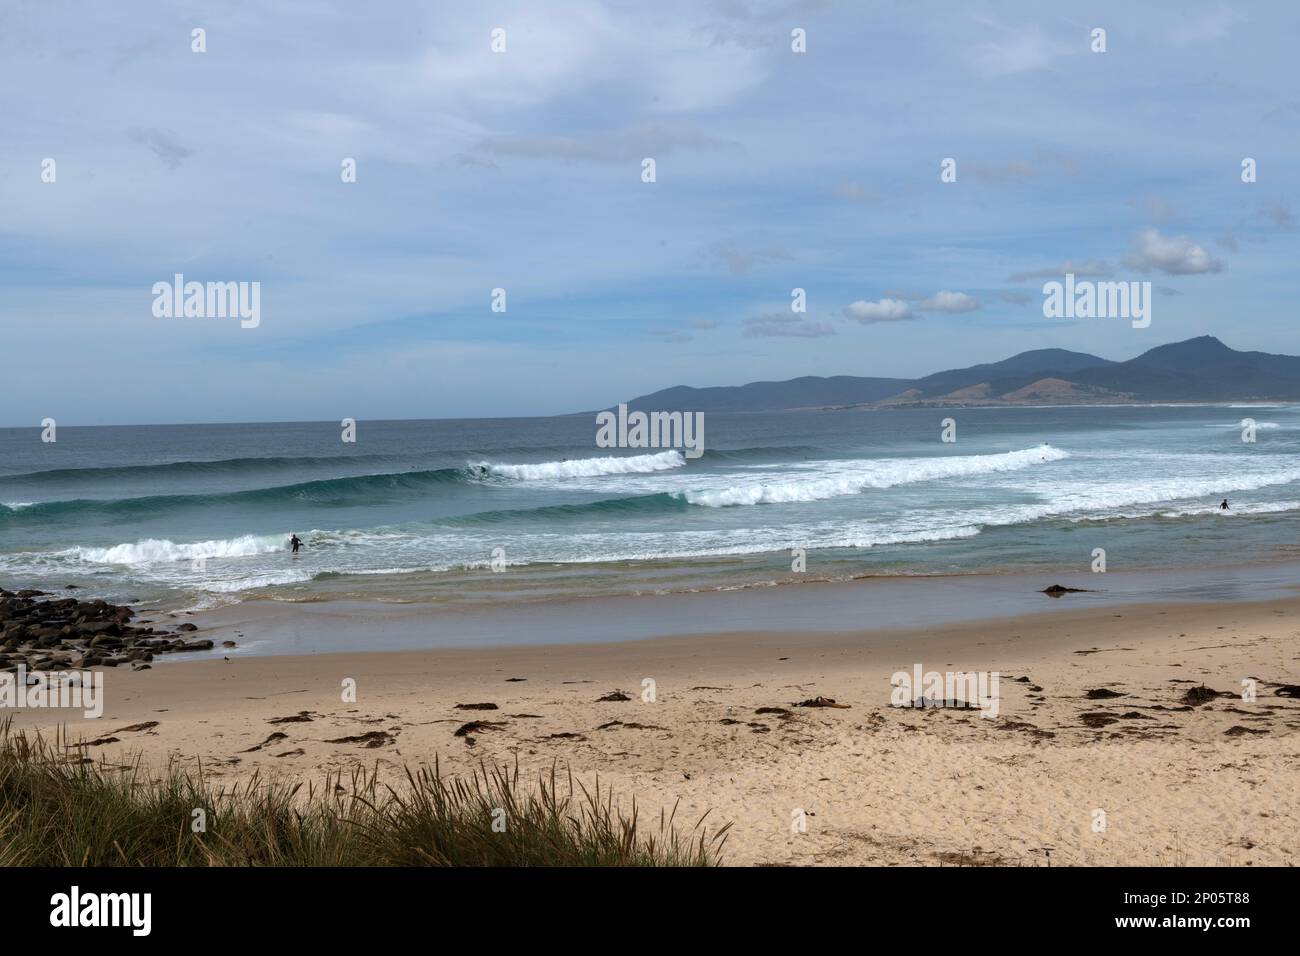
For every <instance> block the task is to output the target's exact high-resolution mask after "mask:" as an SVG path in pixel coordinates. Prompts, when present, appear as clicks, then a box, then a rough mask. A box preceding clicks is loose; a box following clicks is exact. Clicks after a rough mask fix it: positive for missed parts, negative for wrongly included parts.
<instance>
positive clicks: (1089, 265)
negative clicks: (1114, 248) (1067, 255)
mask: <svg viewBox="0 0 1300 956" xmlns="http://www.w3.org/2000/svg"><path fill="white" fill-rule="evenodd" d="M1111 271H1112V270H1111V267H1110V264H1109V263H1106V262H1103V261H1102V260H1100V259H1086V260H1084V261H1082V262H1075V261H1074V260H1073V259H1067V260H1066V261H1065V262H1062V263H1061V264H1060V265H1059V266H1047V267H1046V268H1043V269H1032V270H1030V271H1028V272H1013V273H1011V275H1009V276H1007V281H1008V282H1028V281H1029V280H1030V279H1059V278H1061V277H1062V276H1064V275H1065V274H1066V273H1067V272H1069V273H1072V274H1073V275H1074V277H1075V278H1077V279H1083V278H1088V279H1096V278H1100V277H1102V276H1108V275H1110V274H1111Z"/></svg>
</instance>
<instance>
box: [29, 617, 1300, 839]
mask: <svg viewBox="0 0 1300 956" xmlns="http://www.w3.org/2000/svg"><path fill="white" fill-rule="evenodd" d="M1077 596H1080V595H1072V596H1071V597H1077ZM1038 597H1040V598H1041V599H1042V600H1043V601H1045V602H1047V601H1050V600H1051V599H1050V598H1047V597H1044V596H1042V595H1038ZM1068 600H1069V598H1067V599H1066V601H1068ZM606 626H608V627H610V628H616V627H617V626H618V623H617V622H614V623H607V625H606ZM1298 637H1300V596H1291V597H1287V598H1281V599H1273V600H1268V601H1253V602H1241V603H1232V604H1212V603H1180V602H1171V601H1169V600H1156V601H1148V602H1147V603H1144V604H1130V605H1126V606H1123V607H1118V606H1115V605H1094V606H1081V605H1077V604H1076V605H1070V604H1066V603H1065V602H1064V601H1063V602H1054V606H1053V609H1052V610H1049V611H1045V612H1044V613H1036V614H1030V615H1015V616H1003V617H997V618H987V619H984V620H980V621H966V622H962V623H951V624H947V625H943V626H938V627H928V628H919V629H918V628H892V629H891V628H877V629H874V630H870V631H867V630H864V629H862V628H860V627H859V628H852V629H847V630H843V631H834V632H832V631H824V630H822V631H810V630H807V629H806V628H804V629H786V630H777V629H768V630H751V629H733V630H732V631H729V632H719V633H711V634H695V635H676V636H667V637H658V638H652V639H647V640H640V641H622V642H605V643H597V644H566V645H554V644H549V645H545V644H534V645H531V646H518V647H501V646H492V647H477V648H465V647H458V648H450V647H443V648H427V649H421V650H414V649H408V650H394V651H376V650H370V651H351V652H344V653H312V654H303V655H297V656H291V655H266V656H253V655H247V656H239V655H225V656H228V657H229V659H228V660H223V659H222V658H221V657H220V656H218V657H217V658H216V659H208V660H193V659H191V660H187V661H184V660H176V661H173V662H171V663H169V664H168V666H167V667H165V668H155V671H154V672H153V673H133V672H129V671H124V670H120V669H119V670H112V671H106V672H104V676H105V680H106V682H107V691H106V705H105V711H104V716H103V717H101V718H100V719H98V720H86V719H84V718H82V717H81V716H80V714H79V713H78V714H74V715H71V716H69V713H68V712H67V711H38V710H19V711H16V712H15V713H14V717H15V726H16V727H17V728H25V729H27V730H38V729H39V730H40V731H41V732H42V733H43V734H45V735H46V736H52V735H53V734H54V733H55V732H57V731H58V729H59V728H60V727H62V728H64V729H65V730H66V732H67V734H68V736H69V737H70V738H71V739H72V740H80V741H81V743H82V746H76V747H74V748H73V749H72V751H71V753H72V754H80V755H87V756H89V757H90V758H91V759H94V760H96V761H97V762H98V761H104V762H105V763H107V764H108V765H109V766H119V767H127V766H129V765H130V764H131V762H132V760H133V759H134V758H135V757H137V756H138V757H139V758H140V759H141V760H142V761H143V763H144V765H145V766H146V767H159V766H164V765H165V764H166V763H167V761H169V760H177V761H180V762H182V763H183V764H185V765H187V766H191V767H193V766H195V765H196V762H201V764H202V766H203V768H204V772H205V773H206V774H208V775H210V776H211V777H212V778H213V779H214V780H215V781H217V782H223V781H225V782H230V783H234V782H240V781H247V780H249V779H252V778H253V776H254V775H256V776H257V777H258V778H259V779H262V780H268V779H286V778H288V779H293V780H303V781H317V780H321V779H323V778H324V776H325V774H327V773H330V772H348V771H349V770H350V769H352V768H356V767H357V766H361V765H364V766H373V767H375V768H377V770H378V771H379V772H380V773H381V774H382V775H384V776H385V778H386V779H388V780H390V781H392V782H395V783H400V780H401V775H402V768H403V767H404V766H410V767H412V768H418V767H425V766H428V767H432V766H433V765H434V763H435V761H436V762H437V763H438V765H439V766H440V767H441V768H443V770H444V772H446V773H450V774H468V773H471V772H472V771H473V770H474V769H475V768H476V767H478V766H479V765H480V762H484V763H486V764H488V765H493V764H508V765H513V764H514V763H515V762H518V765H519V767H520V769H521V771H522V772H523V773H524V774H525V776H529V775H532V778H533V779H535V775H536V774H538V773H544V772H548V771H549V769H550V768H551V767H558V768H559V769H560V770H561V772H563V771H564V770H565V769H566V768H567V769H570V770H572V771H573V773H574V775H575V779H578V780H581V781H583V782H585V783H588V784H590V782H591V781H592V780H593V779H594V777H595V776H596V775H598V776H599V779H600V780H601V783H602V786H606V785H608V786H611V787H612V788H613V792H614V793H615V794H617V795H618V797H619V799H620V800H623V801H630V800H631V799H635V800H636V801H637V805H638V806H639V807H640V808H641V810H642V812H643V814H645V815H646V817H647V819H650V818H652V817H654V816H655V815H656V814H657V812H658V811H659V810H660V809H664V810H670V809H671V808H672V807H673V806H674V804H675V803H677V802H678V801H680V808H679V819H688V820H691V821H693V820H695V819H696V818H698V816H699V815H700V814H703V813H704V812H705V811H711V816H710V819H711V820H712V821H713V822H714V823H715V825H716V824H719V823H724V822H731V823H733V824H734V827H733V829H732V831H731V835H730V837H729V840H728V846H727V850H726V852H725V853H724V862H727V863H731V864H736V865H753V864H762V863H793V864H857V863H873V864H894V865H953V864H963V863H964V864H975V863H981V864H1009V865H1044V864H1046V863H1047V862H1048V860H1047V855H1048V854H1049V853H1050V854H1051V863H1052V865H1072V864H1102V865H1136V864H1146V865H1152V864H1191V865H1200V864H1208V863H1227V864H1229V865H1287V864H1294V863H1295V862H1296V861H1297V858H1298V857H1300V847H1298V846H1297V842H1298V841H1297V837H1296V834H1297V833H1300V769H1297V768H1298V767H1300V735H1297V731H1300V699H1297V698H1296V697H1294V696H1290V695H1289V694H1288V693H1283V694H1279V691H1286V689H1287V688H1288V687H1291V688H1295V685H1296V684H1298V683H1300V651H1298V650H1297V646H1298V645H1297V638H1298ZM916 664H920V665H922V666H924V667H925V668H926V669H934V670H937V671H948V670H953V669H959V670H969V671H976V672H978V671H997V672H999V674H1000V682H999V688H1000V691H999V712H998V714H997V716H996V717H994V718H991V719H986V718H983V717H981V716H979V715H978V713H975V712H971V711H964V710H960V709H954V708H940V709H935V708H926V709H924V710H918V709H913V708H907V707H894V706H892V705H891V692H892V686H891V684H890V680H891V676H892V675H893V674H894V673H895V672H897V671H900V670H908V669H911V668H912V667H913V666H914V665H916ZM158 670H162V671H164V672H165V676H164V674H160V673H158V672H157V671H158ZM646 679H650V680H652V681H653V682H654V684H653V687H654V689H655V691H656V694H655V699H654V700H653V701H647V700H643V698H642V694H643V688H644V687H645V686H646V685H645V684H644V682H645V681H646ZM1243 680H1255V681H1257V682H1258V696H1257V698H1256V699H1255V700H1254V701H1250V702H1247V701H1244V700H1242V699H1241V697H1240V692H1241V688H1242V681H1243ZM347 681H354V682H355V684H354V686H355V692H356V696H355V700H344V699H343V694H342V692H341V688H346V686H347V684H346V682H347ZM1202 685H1204V686H1206V687H1208V688H1210V689H1212V690H1214V691H1217V692H1220V693H1221V694H1222V695H1224V696H1218V697H1207V698H1206V699H1205V700H1199V699H1198V700H1197V701H1196V703H1193V704H1189V703H1187V702H1186V701H1185V699H1184V698H1185V695H1186V693H1187V691H1188V690H1189V689H1192V688H1196V687H1200V686H1202ZM1296 689H1300V688H1296ZM1089 691H1093V692H1097V691H1105V692H1106V694H1114V695H1116V696H1115V697H1114V698H1113V699H1111V698H1109V697H1107V696H1106V694H1103V695H1102V696H1100V697H1098V698H1097V699H1090V697H1089V694H1088V692H1089ZM619 692H621V694H620V693H619ZM611 695H613V696H614V697H615V698H616V699H613V700H611V699H608V698H610V697H611ZM624 697H625V698H626V699H621V698H624ZM818 697H825V698H833V699H835V700H836V701H838V702H839V703H841V704H847V705H848V707H847V708H826V707H816V708H813V707H800V706H797V705H798V704H799V702H801V701H805V700H810V699H813V700H815V699H816V698H818ZM457 705H469V706H459V707H458V706H457ZM480 705H493V706H491V707H484V708H483V709H479V707H480ZM458 731H459V732H460V733H459V736H458ZM797 810H803V811H805V816H804V822H805V825H806V832H796V831H794V830H792V829H791V814H792V813H793V812H794V811H797ZM1097 810H1101V811H1103V812H1104V814H1105V819H1106V820H1107V821H1108V822H1107V824H1106V827H1105V829H1103V830H1102V831H1101V832H1097V831H1094V830H1093V829H1092V827H1093V821H1094V819H1095V811H1097Z"/></svg>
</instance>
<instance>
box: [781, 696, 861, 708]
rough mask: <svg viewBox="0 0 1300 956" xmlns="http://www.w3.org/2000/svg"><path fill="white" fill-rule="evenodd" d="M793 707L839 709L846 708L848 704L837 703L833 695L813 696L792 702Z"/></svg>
mask: <svg viewBox="0 0 1300 956" xmlns="http://www.w3.org/2000/svg"><path fill="white" fill-rule="evenodd" d="M793 706H795V707H836V708H839V709H840V710H848V709H849V705H848V704H837V703H836V702H835V698H834V697H813V698H811V699H809V700H801V701H799V703H797V704H794V705H793Z"/></svg>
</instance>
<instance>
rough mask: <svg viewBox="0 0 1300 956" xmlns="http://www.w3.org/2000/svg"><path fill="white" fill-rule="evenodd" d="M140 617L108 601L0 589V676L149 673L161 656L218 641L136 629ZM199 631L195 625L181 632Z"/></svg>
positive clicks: (204, 649) (168, 632)
mask: <svg viewBox="0 0 1300 956" xmlns="http://www.w3.org/2000/svg"><path fill="white" fill-rule="evenodd" d="M134 617H135V612H134V611H133V610H131V608H129V607H126V606H124V605H117V604H109V603H108V602H107V601H102V600H94V601H78V600H77V599H76V598H71V597H69V598H58V597H54V596H52V595H48V594H46V593H44V592H42V591H33V590H30V589H29V590H23V591H17V592H15V591H6V590H4V589H3V588H0V671H10V672H14V671H17V670H18V667H19V665H23V666H25V667H26V668H27V670H29V671H35V670H41V671H45V670H65V669H68V668H78V667H119V666H125V665H129V666H131V667H132V668H134V669H137V670H144V669H145V668H146V666H147V665H148V663H149V661H151V660H153V658H154V655H156V654H174V653H177V652H180V651H207V650H211V649H212V646H213V645H212V641H209V640H201V639H200V640H196V639H194V638H187V637H181V636H179V635H177V634H175V633H173V632H171V631H168V630H162V629H155V628H153V627H148V626H141V625H136V624H132V623H131V621H132V619H133V618H134ZM181 629H184V630H187V631H192V630H197V628H196V627H195V625H193V624H184V625H180V627H178V628H177V630H181Z"/></svg>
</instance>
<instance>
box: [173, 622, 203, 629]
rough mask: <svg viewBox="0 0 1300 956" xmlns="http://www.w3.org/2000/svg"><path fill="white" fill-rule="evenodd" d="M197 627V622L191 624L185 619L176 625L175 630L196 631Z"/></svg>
mask: <svg viewBox="0 0 1300 956" xmlns="http://www.w3.org/2000/svg"><path fill="white" fill-rule="evenodd" d="M198 629H199V628H198V625H197V624H191V623H190V622H189V621H186V622H185V623H184V624H177V625H176V630H178V631H197V630H198Z"/></svg>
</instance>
